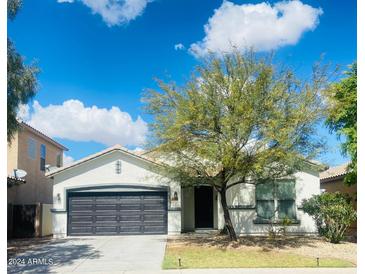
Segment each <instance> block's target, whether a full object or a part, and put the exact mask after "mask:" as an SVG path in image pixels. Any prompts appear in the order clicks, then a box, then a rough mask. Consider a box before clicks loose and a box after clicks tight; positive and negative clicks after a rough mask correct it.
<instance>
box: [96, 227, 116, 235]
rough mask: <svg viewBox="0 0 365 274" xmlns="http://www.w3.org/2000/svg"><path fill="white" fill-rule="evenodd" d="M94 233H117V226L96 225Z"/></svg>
mask: <svg viewBox="0 0 365 274" xmlns="http://www.w3.org/2000/svg"><path fill="white" fill-rule="evenodd" d="M95 233H96V234H98V233H100V234H103V233H110V234H117V233H118V228H117V227H116V226H96V227H95Z"/></svg>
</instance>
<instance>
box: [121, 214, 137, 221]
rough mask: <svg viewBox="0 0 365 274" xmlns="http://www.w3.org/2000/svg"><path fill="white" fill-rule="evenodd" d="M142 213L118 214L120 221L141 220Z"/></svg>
mask: <svg viewBox="0 0 365 274" xmlns="http://www.w3.org/2000/svg"><path fill="white" fill-rule="evenodd" d="M142 216H143V215H142V214H133V215H130V216H128V215H121V216H119V220H120V221H141V220H142Z"/></svg>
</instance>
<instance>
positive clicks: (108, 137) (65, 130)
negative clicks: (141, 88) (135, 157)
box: [25, 100, 148, 146]
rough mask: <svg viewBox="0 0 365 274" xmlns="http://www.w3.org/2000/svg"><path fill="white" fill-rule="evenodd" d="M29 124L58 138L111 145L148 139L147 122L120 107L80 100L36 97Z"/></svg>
mask: <svg viewBox="0 0 365 274" xmlns="http://www.w3.org/2000/svg"><path fill="white" fill-rule="evenodd" d="M25 122H27V123H28V124H30V125H31V126H33V127H35V128H36V129H38V130H40V131H42V132H44V133H45V134H46V135H48V136H50V137H52V138H54V137H58V138H64V139H68V140H73V141H95V142H98V143H101V144H105V145H108V146H111V145H114V144H121V145H124V146H127V145H129V146H138V145H142V144H143V143H144V141H145V136H146V134H147V130H148V129H147V123H146V122H145V121H143V119H142V118H141V117H139V116H138V118H137V119H136V120H134V121H133V119H132V117H131V116H130V115H129V114H128V113H127V112H123V111H121V110H120V109H119V108H118V107H114V106H113V107H111V108H110V109H106V108H98V107H97V106H92V107H86V106H84V104H83V103H82V102H81V101H79V100H68V101H65V102H63V104H62V105H48V106H44V107H43V106H41V105H40V104H39V102H38V101H34V103H33V109H32V112H31V113H30V115H29V117H28V119H27V120H25Z"/></svg>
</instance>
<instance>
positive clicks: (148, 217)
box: [144, 214, 167, 221]
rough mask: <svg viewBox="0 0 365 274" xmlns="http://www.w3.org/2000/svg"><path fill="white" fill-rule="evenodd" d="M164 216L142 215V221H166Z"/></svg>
mask: <svg viewBox="0 0 365 274" xmlns="http://www.w3.org/2000/svg"><path fill="white" fill-rule="evenodd" d="M166 219H167V218H166V215H163V214H154V215H152V214H148V215H144V220H145V221H166Z"/></svg>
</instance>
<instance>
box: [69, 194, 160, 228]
mask: <svg viewBox="0 0 365 274" xmlns="http://www.w3.org/2000/svg"><path fill="white" fill-rule="evenodd" d="M166 233H167V194H166V192H118V193H116V192H113V193H108V192H104V193H97V192H95V193H85V192H84V193H70V194H69V196H68V235H118V234H132V235H135V234H166Z"/></svg>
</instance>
